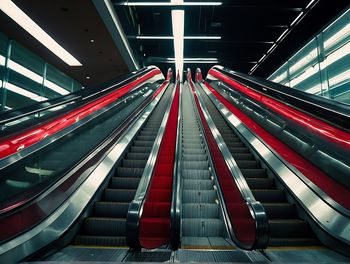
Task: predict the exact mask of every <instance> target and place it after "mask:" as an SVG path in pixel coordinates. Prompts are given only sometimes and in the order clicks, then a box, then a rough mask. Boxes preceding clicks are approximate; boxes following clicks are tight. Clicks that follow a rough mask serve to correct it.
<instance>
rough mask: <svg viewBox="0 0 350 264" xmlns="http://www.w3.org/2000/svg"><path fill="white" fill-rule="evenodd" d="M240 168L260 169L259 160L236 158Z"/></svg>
mask: <svg viewBox="0 0 350 264" xmlns="http://www.w3.org/2000/svg"><path fill="white" fill-rule="evenodd" d="M236 162H237V165H238V167H239V168H240V169H249V170H251V169H259V168H260V166H259V162H258V161H256V160H236Z"/></svg>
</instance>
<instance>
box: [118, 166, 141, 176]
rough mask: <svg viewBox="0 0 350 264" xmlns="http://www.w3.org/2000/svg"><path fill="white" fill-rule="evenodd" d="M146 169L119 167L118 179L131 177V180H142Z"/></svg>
mask: <svg viewBox="0 0 350 264" xmlns="http://www.w3.org/2000/svg"><path fill="white" fill-rule="evenodd" d="M143 169H144V168H126V167H118V168H117V174H116V176H118V177H130V178H136V177H138V178H140V177H141V176H142V173H143Z"/></svg>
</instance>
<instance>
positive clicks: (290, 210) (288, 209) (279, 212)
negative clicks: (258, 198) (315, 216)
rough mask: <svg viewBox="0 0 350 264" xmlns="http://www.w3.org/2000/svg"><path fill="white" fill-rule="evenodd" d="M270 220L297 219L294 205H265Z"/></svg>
mask: <svg viewBox="0 0 350 264" xmlns="http://www.w3.org/2000/svg"><path fill="white" fill-rule="evenodd" d="M262 205H263V206H264V208H265V212H266V214H267V216H268V219H284V218H294V217H296V210H295V207H294V205H293V204H289V203H263V204H262Z"/></svg>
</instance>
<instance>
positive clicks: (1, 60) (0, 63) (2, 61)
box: [0, 55, 5, 66]
mask: <svg viewBox="0 0 350 264" xmlns="http://www.w3.org/2000/svg"><path fill="white" fill-rule="evenodd" d="M0 66H5V57H4V56H2V55H0Z"/></svg>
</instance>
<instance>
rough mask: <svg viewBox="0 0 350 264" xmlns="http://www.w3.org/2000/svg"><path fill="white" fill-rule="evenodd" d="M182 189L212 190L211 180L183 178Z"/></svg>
mask: <svg viewBox="0 0 350 264" xmlns="http://www.w3.org/2000/svg"><path fill="white" fill-rule="evenodd" d="M183 189H185V190H213V181H212V180H192V179H184V180H183Z"/></svg>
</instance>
